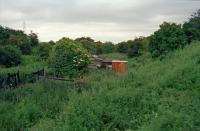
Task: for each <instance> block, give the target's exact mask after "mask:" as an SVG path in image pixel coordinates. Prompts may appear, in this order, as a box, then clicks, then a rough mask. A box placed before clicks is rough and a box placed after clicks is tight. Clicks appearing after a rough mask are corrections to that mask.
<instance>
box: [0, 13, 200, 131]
mask: <svg viewBox="0 0 200 131" xmlns="http://www.w3.org/2000/svg"><path fill="white" fill-rule="evenodd" d="M199 12H200V11H198V12H197V13H195V14H194V15H193V16H192V17H191V18H190V19H189V20H188V21H187V22H186V23H184V24H183V26H181V25H178V24H176V23H167V22H165V23H164V24H162V25H161V26H160V29H159V30H158V31H156V32H155V33H154V34H153V35H152V36H149V37H139V38H135V39H134V40H129V41H126V42H121V43H119V44H118V45H114V44H113V43H111V42H105V43H103V42H100V41H98V42H96V41H94V40H93V39H91V38H89V37H88V38H87V37H86V38H85V37H83V38H78V39H76V40H71V39H68V38H63V39H61V40H59V41H58V42H53V41H50V42H45V43H39V42H38V39H37V35H36V34H34V33H31V34H30V35H26V34H24V33H23V32H22V31H15V30H12V29H10V28H4V27H0V64H1V66H0V74H7V73H9V74H10V73H16V72H18V71H20V72H23V73H24V74H26V73H27V74H28V73H30V72H34V71H37V70H39V69H45V71H46V73H49V74H51V75H53V76H59V77H69V78H74V81H73V82H71V81H67V82H66V81H65V82H64V81H55V80H47V79H40V80H38V81H36V82H35V81H34V83H32V84H27V83H23V84H22V85H20V87H18V88H17V89H12V88H9V89H3V88H0V130H3V131H4V130H5V131H6V130H8V131H12V130H14V131H19V130H30V131H37V130H43V131H47V130H58V131H59V130H61V131H62V130H69V131H79V130H80V131H88V130H93V131H96V130H97V131H102V130H103V131H118V130H122V131H123V130H124V131H125V130H127V131H128V130H137V131H163V130H164V131H165V130H166V131H171V130H175V131H177V130H181V131H198V130H200V119H199V118H200V110H199V108H200V95H199V94H200V86H199V85H200V42H199V41H198V40H199V39H200V38H199V32H200V28H199V25H200V21H199V20H200V17H199V15H200V13H199ZM195 40H196V41H195ZM192 41H193V42H192ZM148 49H149V50H148ZM88 52H89V53H90V54H91V55H92V54H101V56H103V57H107V58H113V59H122V60H127V61H128V72H126V73H124V74H118V73H115V72H113V71H110V70H93V69H90V70H88V73H87V74H86V75H84V73H85V72H86V70H87V69H88V68H87V66H88V64H89V54H88ZM118 52H120V53H118ZM107 53H109V54H107ZM152 56H153V57H152ZM155 57H162V59H157V58H155ZM1 76H2V75H0V77H1ZM0 80H1V78H0ZM27 80H29V79H27Z"/></svg>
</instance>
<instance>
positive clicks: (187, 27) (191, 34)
mask: <svg viewBox="0 0 200 131" xmlns="http://www.w3.org/2000/svg"><path fill="white" fill-rule="evenodd" d="M183 29H184V31H185V33H186V35H187V37H188V42H189V43H191V42H192V40H200V9H199V10H198V11H197V12H195V13H194V14H193V15H192V16H191V18H190V19H189V21H187V22H185V23H184V24H183Z"/></svg>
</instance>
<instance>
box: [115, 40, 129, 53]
mask: <svg viewBox="0 0 200 131" xmlns="http://www.w3.org/2000/svg"><path fill="white" fill-rule="evenodd" d="M127 49H128V44H127V42H121V43H119V44H117V51H118V52H120V53H126V52H127Z"/></svg>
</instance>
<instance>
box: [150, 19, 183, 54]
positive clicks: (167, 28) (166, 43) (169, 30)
mask: <svg viewBox="0 0 200 131" xmlns="http://www.w3.org/2000/svg"><path fill="white" fill-rule="evenodd" d="M186 44H187V42H186V36H185V34H184V31H183V29H182V28H181V25H177V24H175V23H167V22H164V23H163V24H162V25H160V29H159V30H158V31H156V32H155V33H154V35H153V36H152V37H151V39H150V45H149V51H150V53H151V54H152V56H153V57H159V56H163V55H166V54H167V53H168V52H170V51H172V50H175V49H177V48H179V47H183V46H185V45H186Z"/></svg>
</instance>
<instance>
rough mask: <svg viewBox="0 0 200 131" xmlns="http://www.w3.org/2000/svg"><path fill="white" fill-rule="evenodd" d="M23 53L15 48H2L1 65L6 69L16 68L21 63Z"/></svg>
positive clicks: (0, 48)
mask: <svg viewBox="0 0 200 131" xmlns="http://www.w3.org/2000/svg"><path fill="white" fill-rule="evenodd" d="M21 56H22V54H21V51H20V50H19V49H18V48H16V47H14V46H4V47H0V64H1V65H4V66H6V67H11V66H16V65H19V64H20V63H21Z"/></svg>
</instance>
